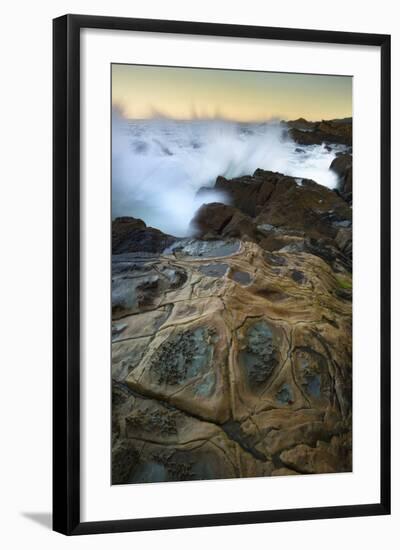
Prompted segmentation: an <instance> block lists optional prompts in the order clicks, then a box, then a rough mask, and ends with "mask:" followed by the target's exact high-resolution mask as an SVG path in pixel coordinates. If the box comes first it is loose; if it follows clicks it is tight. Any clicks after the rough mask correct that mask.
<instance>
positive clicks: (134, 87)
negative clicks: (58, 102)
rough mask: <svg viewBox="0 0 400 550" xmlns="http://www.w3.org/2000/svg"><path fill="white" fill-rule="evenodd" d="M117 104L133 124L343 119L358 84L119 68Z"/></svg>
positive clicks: (270, 75) (279, 76)
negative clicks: (136, 121)
mask: <svg viewBox="0 0 400 550" xmlns="http://www.w3.org/2000/svg"><path fill="white" fill-rule="evenodd" d="M112 103H113V105H118V106H119V107H120V108H121V109H122V111H123V112H124V114H125V116H127V117H128V118H150V117H154V116H158V115H164V116H167V117H171V118H176V119H191V118H213V117H217V118H227V119H230V120H237V121H260V120H266V119H270V118H275V117H276V118H279V119H285V120H290V119H295V118H298V117H304V118H306V119H308V120H321V119H332V118H343V117H348V116H351V115H352V78H351V77H349V76H324V75H306V74H290V73H267V72H254V71H229V70H219V69H188V68H175V67H154V66H141V65H119V64H113V65H112Z"/></svg>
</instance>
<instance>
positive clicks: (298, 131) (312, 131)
mask: <svg viewBox="0 0 400 550" xmlns="http://www.w3.org/2000/svg"><path fill="white" fill-rule="evenodd" d="M295 123H296V121H293V122H292V123H290V122H289V123H288V125H289V126H291V128H290V130H289V135H290V137H291V138H292V139H293V140H294V141H295V142H296V143H298V144H299V145H321V144H322V143H339V144H343V145H348V146H351V144H352V139H353V138H352V121H351V119H343V120H322V121H321V122H315V123H313V125H312V126H311V125H310V126H308V127H306V126H305V125H304V123H303V124H302V125H298V124H295Z"/></svg>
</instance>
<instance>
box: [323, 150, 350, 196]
mask: <svg viewBox="0 0 400 550" xmlns="http://www.w3.org/2000/svg"><path fill="white" fill-rule="evenodd" d="M329 168H330V169H331V170H333V171H334V172H336V174H337V175H338V176H339V178H340V179H339V192H340V193H341V195H342V196H343V198H344V199H345V200H347V201H348V202H351V201H352V196H353V156H352V155H350V154H348V153H345V154H339V155H337V157H336V158H335V159H333V161H332V163H331V165H330V167H329Z"/></svg>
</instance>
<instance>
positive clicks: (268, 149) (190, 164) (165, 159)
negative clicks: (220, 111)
mask: <svg viewBox="0 0 400 550" xmlns="http://www.w3.org/2000/svg"><path fill="white" fill-rule="evenodd" d="M342 149H343V147H342V146H334V147H332V150H331V151H329V150H328V149H327V148H326V147H325V145H324V144H323V145H312V146H302V145H298V144H296V143H295V142H293V141H292V140H291V139H290V138H289V136H288V133H287V127H286V125H285V124H283V123H280V122H275V121H272V122H265V123H250V124H249V123H246V124H245V123H236V122H229V121H224V120H190V121H176V120H171V119H151V120H126V119H124V118H122V117H120V116H119V115H114V116H113V121H112V215H113V217H116V216H133V217H136V218H141V219H143V220H144V221H145V222H146V224H147V225H150V226H152V227H156V228H158V229H160V230H162V231H164V232H165V233H169V234H172V235H175V236H178V237H185V236H190V232H191V228H190V221H191V220H192V218H193V216H194V215H195V212H196V211H197V209H198V208H199V207H200V206H201V205H202V204H204V203H205V202H224V203H229V198H228V197H227V196H224V195H223V194H222V193H219V192H217V191H214V190H213V189H212V188H211V187H212V186H213V185H214V183H215V180H216V178H217V176H219V175H221V176H225V177H226V178H233V177H238V176H243V175H246V174H252V173H253V172H254V171H255V170H256V169H257V168H262V169H264V170H272V171H275V172H281V173H282V174H286V175H290V176H294V177H297V178H309V179H313V180H314V181H316V182H317V183H320V184H321V185H325V186H327V187H329V188H331V189H332V188H334V187H336V185H337V183H338V182H337V176H336V174H335V173H334V172H332V171H331V170H329V166H330V164H331V162H332V160H333V159H334V158H335V153H336V152H337V151H339V150H342ZM201 187H210V190H209V192H207V193H202V194H201V198H200V197H198V196H196V193H197V191H198V190H199V189H200V188H201Z"/></svg>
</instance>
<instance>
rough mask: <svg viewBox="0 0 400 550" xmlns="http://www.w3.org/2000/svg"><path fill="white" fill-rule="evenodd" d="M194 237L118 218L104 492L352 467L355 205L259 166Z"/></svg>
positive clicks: (211, 210) (207, 215) (204, 212)
mask: <svg viewBox="0 0 400 550" xmlns="http://www.w3.org/2000/svg"><path fill="white" fill-rule="evenodd" d="M215 188H216V189H221V190H224V191H225V192H226V193H228V194H229V195H230V197H231V204H230V205H223V204H219V203H213V204H207V205H203V207H202V208H201V209H200V210H199V211H198V213H197V215H196V217H195V219H194V220H193V226H194V227H195V228H196V231H197V234H196V236H195V237H194V238H191V239H190V238H188V239H179V240H178V239H175V238H173V237H171V236H168V235H163V234H162V233H161V232H159V231H158V230H155V229H151V228H146V226H145V224H144V223H143V222H141V220H135V219H133V218H123V219H117V220H115V221H114V222H113V258H112V311H113V319H112V383H113V392H112V393H113V396H112V399H113V405H112V437H113V450H112V483H114V484H121V483H144V482H161V481H180V480H198V479H227V478H238V477H257V476H279V475H295V474H323V473H333V472H336V473H337V472H348V471H351V468H352V459H351V456H352V454H351V449H352V440H351V427H352V414H351V412H352V338H351V335H352V277H351V258H352V256H351V255H352V246H351V241H352V239H351V226H352V211H351V206H350V205H349V203H348V202H346V201H345V200H344V199H343V198H342V197H341V196H340V195H339V194H338V193H336V192H335V191H331V190H329V189H327V188H324V187H322V186H320V185H318V184H317V183H315V182H313V181H310V180H298V178H291V177H287V176H284V175H282V174H277V173H273V172H266V171H262V170H257V171H256V172H255V173H254V174H253V175H252V176H244V177H242V178H236V179H233V180H226V179H225V178H221V177H219V178H218V179H217V181H216V184H215Z"/></svg>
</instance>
